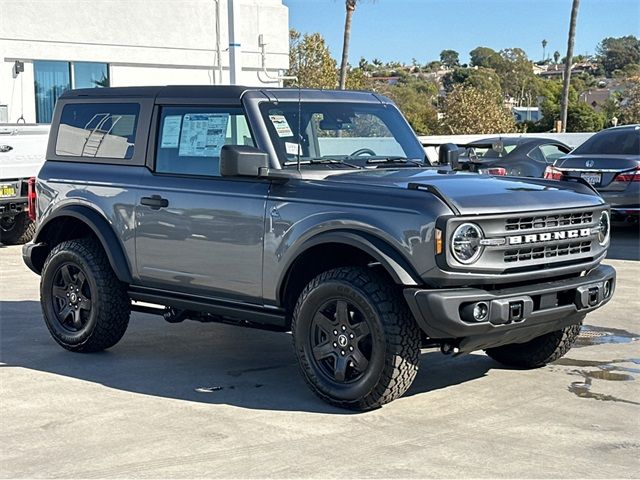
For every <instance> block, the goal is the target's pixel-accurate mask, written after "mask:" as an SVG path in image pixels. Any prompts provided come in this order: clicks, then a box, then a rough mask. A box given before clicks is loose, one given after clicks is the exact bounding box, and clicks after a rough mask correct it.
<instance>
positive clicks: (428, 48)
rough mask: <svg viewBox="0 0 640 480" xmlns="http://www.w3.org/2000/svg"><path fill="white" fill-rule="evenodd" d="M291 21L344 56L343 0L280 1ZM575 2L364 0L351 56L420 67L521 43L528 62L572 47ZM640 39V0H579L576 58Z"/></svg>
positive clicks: (465, 59) (357, 13)
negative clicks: (449, 55)
mask: <svg viewBox="0 0 640 480" xmlns="http://www.w3.org/2000/svg"><path fill="white" fill-rule="evenodd" d="M283 3H284V4H285V5H286V6H288V7H289V26H290V27H291V28H295V29H296V30H298V31H300V32H303V33H312V32H320V33H321V34H322V35H323V36H324V38H325V39H326V40H327V43H328V46H329V49H330V50H331V54H332V55H333V56H334V57H335V58H336V59H338V58H339V57H340V55H341V53H342V33H343V28H344V16H345V10H344V0H283ZM571 3H572V2H571V0H361V1H359V5H358V7H357V9H356V11H355V13H354V15H353V24H352V33H351V46H350V54H349V61H350V63H351V64H352V65H355V64H357V63H358V60H359V59H360V57H365V58H366V59H367V60H369V61H371V60H372V59H373V58H378V59H380V60H382V61H383V62H387V61H392V60H397V61H400V62H405V63H410V62H411V60H412V59H413V58H415V59H416V60H417V61H418V62H419V63H421V64H423V63H426V62H428V61H432V60H437V59H438V58H439V56H440V52H441V51H442V50H444V49H453V50H456V51H457V52H459V53H460V61H461V63H466V62H468V60H469V51H471V50H473V49H474V48H475V47H478V46H486V47H490V48H493V49H494V50H501V49H503V48H511V47H519V48H522V49H523V50H524V51H525V52H527V54H528V56H529V58H530V59H532V60H534V61H536V60H541V59H542V40H543V39H546V40H547V42H548V45H547V48H546V55H547V56H552V55H553V52H555V51H556V50H558V51H559V52H560V53H561V54H562V56H563V57H564V56H565V54H566V51H567V32H568V31H569V18H570V14H571ZM624 35H636V36H640V0H582V1H581V2H580V10H579V12H578V22H577V26H576V43H575V47H574V55H577V54H594V53H595V50H596V46H597V44H598V43H599V42H600V41H601V40H602V39H603V38H605V37H620V36H624Z"/></svg>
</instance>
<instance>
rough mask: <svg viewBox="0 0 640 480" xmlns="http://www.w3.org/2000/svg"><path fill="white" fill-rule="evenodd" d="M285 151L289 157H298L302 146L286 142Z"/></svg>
mask: <svg viewBox="0 0 640 480" xmlns="http://www.w3.org/2000/svg"><path fill="white" fill-rule="evenodd" d="M284 149H285V150H286V152H287V155H298V149H300V145H299V144H297V143H291V142H284Z"/></svg>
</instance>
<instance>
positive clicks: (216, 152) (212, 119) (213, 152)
mask: <svg viewBox="0 0 640 480" xmlns="http://www.w3.org/2000/svg"><path fill="white" fill-rule="evenodd" d="M228 123H229V114H228V113H188V114H186V115H185V116H184V121H183V122H182V131H181V133H180V149H179V150H178V156H180V157H218V156H220V150H222V147H223V146H224V143H225V139H226V136H227V124H228Z"/></svg>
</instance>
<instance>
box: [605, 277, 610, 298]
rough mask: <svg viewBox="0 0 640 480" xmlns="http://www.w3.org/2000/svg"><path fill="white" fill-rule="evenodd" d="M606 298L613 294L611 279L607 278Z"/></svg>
mask: <svg viewBox="0 0 640 480" xmlns="http://www.w3.org/2000/svg"><path fill="white" fill-rule="evenodd" d="M603 294H604V298H609V295H611V280H607V281H606V282H604V292H603Z"/></svg>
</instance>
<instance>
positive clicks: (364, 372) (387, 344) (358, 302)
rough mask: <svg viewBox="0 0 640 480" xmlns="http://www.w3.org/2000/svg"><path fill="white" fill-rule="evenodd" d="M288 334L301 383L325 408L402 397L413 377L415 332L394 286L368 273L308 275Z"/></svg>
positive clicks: (361, 406) (362, 406)
mask: <svg viewBox="0 0 640 480" xmlns="http://www.w3.org/2000/svg"><path fill="white" fill-rule="evenodd" d="M291 330H292V334H293V335H292V336H293V342H294V348H295V351H296V356H297V358H298V363H299V366H300V369H301V371H302V375H303V377H304V380H305V381H306V382H307V384H308V385H309V387H310V388H311V390H312V391H313V392H314V393H315V394H316V395H318V396H319V397H320V398H321V399H322V400H324V401H326V402H328V403H330V404H332V405H336V406H339V407H344V408H350V409H354V410H361V411H363V410H371V409H374V408H377V407H379V406H381V405H383V404H385V403H388V402H391V401H392V400H394V399H396V398H398V397H400V396H402V395H403V394H404V393H405V392H406V391H407V389H408V388H409V387H410V386H411V383H412V382H413V380H414V378H415V376H416V373H417V372H418V364H419V356H420V331H419V329H418V327H417V325H416V323H415V321H414V319H413V317H412V316H411V313H410V312H409V310H408V308H407V305H406V304H405V302H404V300H403V298H402V296H401V295H400V294H399V292H398V290H397V288H396V286H395V285H392V284H390V282H388V281H386V280H385V279H384V278H383V277H381V276H379V275H377V274H376V273H374V272H372V271H371V270H369V269H365V268H360V267H342V268H336V269H335V270H329V271H327V272H324V273H322V274H320V275H318V276H317V277H316V278H314V279H313V280H312V281H311V282H310V283H309V284H308V285H307V286H306V287H305V289H304V290H303V292H302V293H301V294H300V297H299V299H298V302H297V304H296V307H295V310H294V314H293V321H292V325H291Z"/></svg>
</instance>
